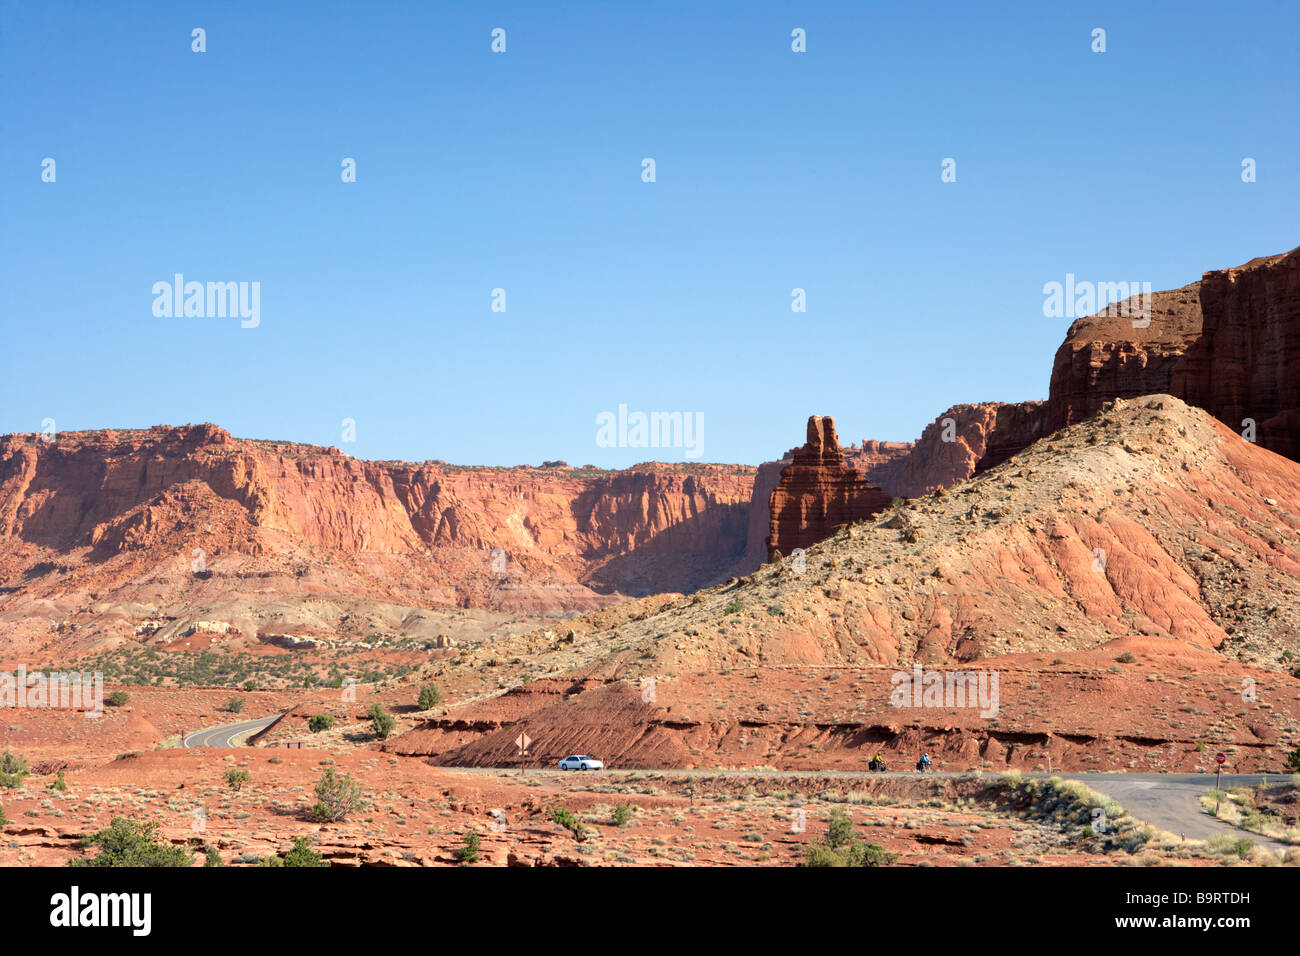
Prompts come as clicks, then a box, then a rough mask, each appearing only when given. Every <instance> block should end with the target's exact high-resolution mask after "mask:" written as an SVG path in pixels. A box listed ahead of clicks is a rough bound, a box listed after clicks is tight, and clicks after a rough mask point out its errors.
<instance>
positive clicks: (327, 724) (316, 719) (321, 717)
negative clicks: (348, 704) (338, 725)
mask: <svg viewBox="0 0 1300 956" xmlns="http://www.w3.org/2000/svg"><path fill="white" fill-rule="evenodd" d="M333 726H334V715H333V714H316V715H315V716H313V717H312V718H311V719H309V720H308V721H307V729H308V730H310V731H311V732H312V733H313V734H318V733H320V732H321V731H322V730H329V729H330V728H331V727H333Z"/></svg>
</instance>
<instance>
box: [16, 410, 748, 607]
mask: <svg viewBox="0 0 1300 956" xmlns="http://www.w3.org/2000/svg"><path fill="white" fill-rule="evenodd" d="M754 477H755V469H753V468H751V467H748V466H726V465H707V464H689V465H671V464H647V465H638V466H636V467H634V468H631V469H627V470H624V471H602V470H599V469H569V468H566V467H564V466H563V465H561V464H557V463H550V464H548V465H547V466H544V467H542V468H534V467H529V466H521V467H516V468H458V467H455V466H449V465H445V464H441V463H434V462H424V463H401V462H396V463H394V462H371V461H363V460H359V459H355V458H351V457H349V456H347V455H344V454H342V453H341V452H340V451H339V450H338V449H335V448H320V447H314V446H310V445H301V444H292V443H279V442H263V441H248V440H241V439H235V438H232V437H231V436H230V435H229V434H228V433H227V432H225V431H224V430H222V429H220V428H218V427H216V426H214V425H207V424H205V425H195V426H184V427H179V428H170V427H162V426H159V427H155V428H152V429H148V430H130V431H128V430H121V431H98V432H77V433H63V434H58V435H55V436H52V440H48V441H47V440H45V437H44V436H39V435H30V434H26V435H23V434H18V435H5V436H0V599H3V597H4V595H5V594H13V593H18V592H22V593H23V594H24V595H25V596H27V597H29V598H32V599H37V598H43V597H45V596H49V597H53V596H56V595H58V594H62V593H66V592H68V591H69V590H75V588H76V584H75V582H74V581H73V579H74V578H75V579H78V580H83V582H89V581H92V580H93V582H94V588H95V589H96V590H100V591H112V590H113V589H114V588H115V587H117V586H119V585H121V586H125V585H126V582H128V581H129V580H131V579H133V578H135V577H136V576H138V575H145V577H146V578H152V579H156V580H163V579H167V581H168V582H169V583H168V586H167V587H166V588H163V590H164V591H168V590H169V589H181V590H183V589H187V588H193V587H198V586H200V585H203V584H205V583H206V582H211V579H212V575H213V573H214V571H215V573H216V575H217V577H218V578H219V579H221V580H225V581H234V580H237V579H238V578H239V577H240V576H243V577H245V578H246V577H248V576H253V575H264V574H271V573H275V574H281V573H283V574H288V575H290V576H296V577H297V579H298V580H303V579H304V576H305V575H308V574H319V575H322V576H326V577H331V578H332V580H331V583H330V584H329V587H331V588H334V589H335V590H336V591H346V592H350V593H357V594H363V595H365V596H366V597H368V598H373V599H375V600H385V601H392V602H396V603H402V604H412V605H420V606H428V605H433V604H454V605H461V606H468V607H500V608H502V609H507V610H512V611H514V610H518V611H528V610H529V609H530V608H531V609H533V610H537V611H547V612H551V611H564V610H585V609H589V608H591V607H595V606H599V605H600V603H601V602H600V601H599V600H596V598H597V597H598V596H599V595H602V594H610V593H612V592H614V591H618V592H621V593H624V594H638V593H653V592H659V591H684V590H694V589H695V588H698V587H702V586H706V585H708V584H710V583H713V582H714V581H715V580H716V579H718V578H717V576H718V575H720V574H722V573H723V572H725V571H726V570H727V569H728V568H729V566H730V565H731V564H732V563H734V562H735V561H736V560H737V559H738V558H739V557H740V556H741V555H743V553H744V550H745V545H746V535H747V521H748V517H749V505H750V496H751V494H752V490H753V484H754ZM200 565H202V566H200ZM164 569H165V570H164ZM345 572H346V574H347V575H350V579H349V581H348V582H347V583H346V584H345V583H344V582H343V581H342V579H341V576H342V575H343V574H344V573H345ZM68 575H71V576H72V577H71V578H70V577H68ZM219 585H220V580H219V581H216V582H211V583H210V584H207V586H208V587H210V588H214V587H218V586H219ZM521 589H522V590H521ZM530 589H531V591H530ZM169 593H170V592H169ZM538 602H541V603H538ZM543 605H544V606H543ZM2 610H3V608H0V611H2Z"/></svg>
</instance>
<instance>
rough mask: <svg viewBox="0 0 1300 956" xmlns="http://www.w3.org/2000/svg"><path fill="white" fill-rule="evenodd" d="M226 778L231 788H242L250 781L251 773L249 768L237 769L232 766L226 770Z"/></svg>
mask: <svg viewBox="0 0 1300 956" xmlns="http://www.w3.org/2000/svg"><path fill="white" fill-rule="evenodd" d="M225 779H226V786H228V787H229V788H230V789H231V790H242V789H243V788H244V784H246V783H248V781H249V774H248V771H247V770H237V769H235V768H234V767H231V768H230V769H229V770H227V771H226V775H225Z"/></svg>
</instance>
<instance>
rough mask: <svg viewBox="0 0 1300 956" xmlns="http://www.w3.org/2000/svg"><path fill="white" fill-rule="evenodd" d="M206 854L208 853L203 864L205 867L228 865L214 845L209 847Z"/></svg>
mask: <svg viewBox="0 0 1300 956" xmlns="http://www.w3.org/2000/svg"><path fill="white" fill-rule="evenodd" d="M206 855H207V859H206V860H204V861H203V865H204V866H205V867H207V866H225V865H226V864H225V862H224V861H223V860H222V859H221V854H220V853H218V852H217V848H216V847H214V846H210V847H208V851H207V854H206Z"/></svg>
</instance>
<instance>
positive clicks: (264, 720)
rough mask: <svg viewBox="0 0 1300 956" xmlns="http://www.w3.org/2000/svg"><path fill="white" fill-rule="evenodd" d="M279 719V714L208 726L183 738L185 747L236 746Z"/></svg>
mask: <svg viewBox="0 0 1300 956" xmlns="http://www.w3.org/2000/svg"><path fill="white" fill-rule="evenodd" d="M279 719H280V715H279V714H272V715H271V716H270V717H258V718H256V719H255V720H243V721H240V722H239V723H237V724H223V725H222V726H220V727H209V728H208V729H207V730H200V731H198V732H197V733H193V734H190V735H189V736H188V737H186V738H185V740H184V744H185V746H186V747H238V746H240V745H241V744H243V742H244V740H245V739H247V738H248V737H251V736H252V735H253V734H255V733H257V732H258V731H261V730H265V729H266V728H267V727H270V726H271V725H272V724H273V723H275V722H276V721H277V720H279Z"/></svg>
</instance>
